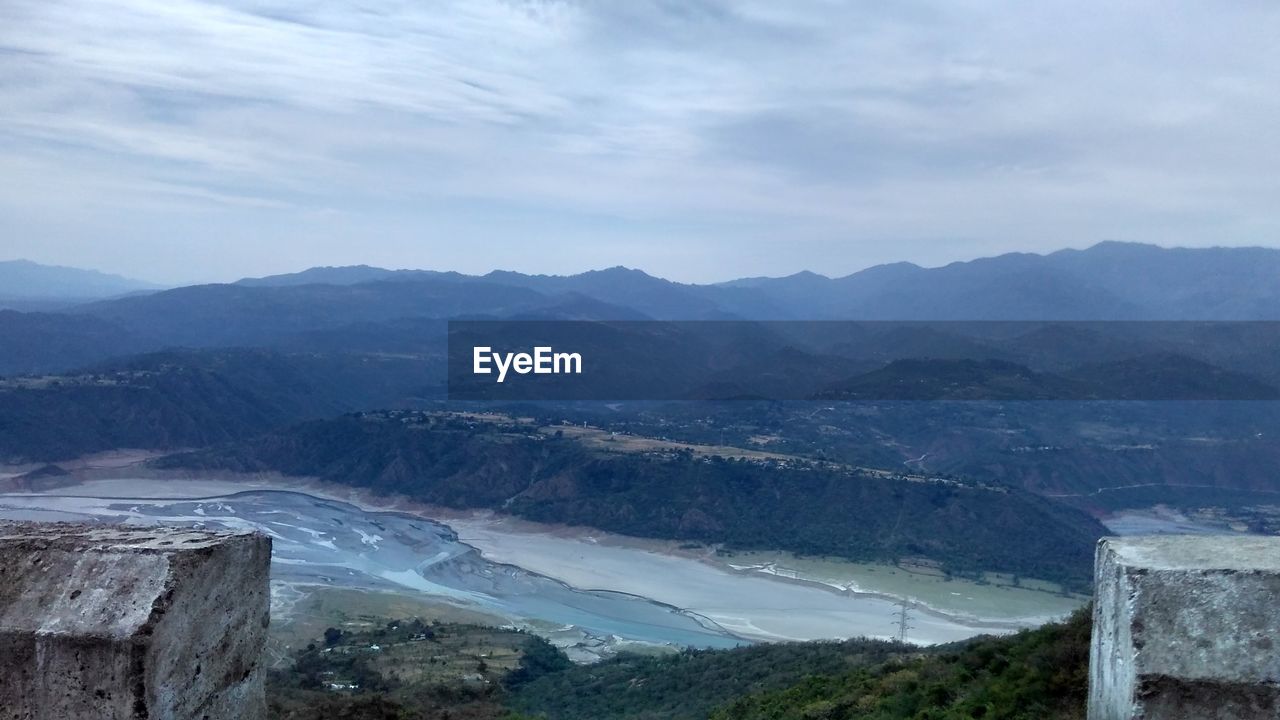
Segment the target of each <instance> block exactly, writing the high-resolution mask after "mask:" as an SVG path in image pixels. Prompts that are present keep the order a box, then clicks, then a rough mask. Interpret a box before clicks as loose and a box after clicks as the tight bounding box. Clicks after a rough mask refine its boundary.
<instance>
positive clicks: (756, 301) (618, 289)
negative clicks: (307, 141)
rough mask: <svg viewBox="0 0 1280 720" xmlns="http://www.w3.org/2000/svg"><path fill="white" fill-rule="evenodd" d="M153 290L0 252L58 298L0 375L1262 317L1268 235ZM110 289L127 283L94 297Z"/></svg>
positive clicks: (20, 274) (3, 268)
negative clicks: (755, 273) (488, 334)
mask: <svg viewBox="0 0 1280 720" xmlns="http://www.w3.org/2000/svg"><path fill="white" fill-rule="evenodd" d="M151 290H154V289H153V288H148V287H147V286H145V285H143V284H140V283H136V282H133V281H128V280H125V279H123V278H116V277H114V276H106V275H101V274H98V273H92V272H90V271H77V270H71V269H67V268H48V267H44V266H38V265H35V264H33V263H27V262H24V261H18V262H11V263H0V296H15V297H17V296H21V297H24V298H27V299H28V300H30V299H31V298H39V299H40V300H41V302H44V303H46V304H49V305H48V306H47V307H43V308H38V309H45V310H50V309H52V310H56V312H45V313H30V312H28V313H18V312H14V311H9V312H3V311H0V374H12V373H23V372H47V371H53V370H67V369H71V368H75V367H79V366H81V365H84V364H86V363H91V362H95V361H100V360H105V359H107V358H110V357H114V356H118V355H120V354H128V353H137V352H146V351H153V350H159V349H164V348H170V347H230V346H254V347H263V346H271V347H291V348H308V347H312V346H314V344H316V343H324V342H328V343H330V344H333V343H335V342H337V343H339V344H340V343H341V340H340V338H343V337H346V336H348V335H351V336H357V337H359V338H362V342H364V343H365V344H370V343H372V344H373V345H396V344H403V343H404V342H405V337H406V336H405V333H406V324H408V325H409V326H413V327H414V329H413V330H411V331H409V332H417V331H418V330H419V329H420V328H419V327H418V326H420V325H421V324H422V323H424V322H428V321H443V320H448V319H458V318H505V319H586V320H639V319H656V320H730V319H749V320H801V319H807V320H935V321H946V320H1276V319H1280V250H1273V249H1264V248H1207V249H1166V248H1160V247H1156V246H1151V245H1136V244H1126V243H1115V242H1106V243H1101V244H1099V245H1095V246H1093V247H1091V248H1089V249H1087V250H1062V251H1059V252H1055V253H1050V254H1047V255H1033V254H1024V253H1017V254H1008V255H1001V256H998V257H993V258H985V259H980V260H974V261H970V262H959V263H952V264H950V265H946V266H944V267H939V268H922V267H919V266H916V265H912V264H909V263H897V264H892V265H882V266H877V267H873V268H869V269H867V270H864V271H861V272H858V273H854V274H852V275H849V276H846V277H841V278H827V277H824V276H821V275H817V274H815V273H799V274H796V275H790V276H787V277H781V278H748V279H741V280H734V281H730V282H725V283H718V284H711V285H692V284H683V283H676V282H671V281H669V280H664V279H661V278H657V277H653V276H651V275H648V274H646V273H644V272H642V271H639V270H632V269H627V268H623V267H614V268H609V269H606V270H597V271H591V272H585V273H581V274H578V275H571V276H548V275H526V274H522V273H516V272H507V271H495V272H491V273H489V274H487V275H483V276H472V275H463V274H460V273H454V272H435V271H422V270H387V269H382V268H375V267H369V266H354V267H339V268H334V267H321V268H312V269H309V270H305V271H302V272H299V273H293V274H289V275H275V276H269V277H263V278H247V279H244V280H240V281H238V282H235V283H227V284H211V285H194V286H187V287H179V288H173V289H169V290H160V291H151ZM142 291H146V292H142ZM121 293H133V294H127V295H125V296H123V297H106V298H103V297H102V296H104V295H113V294H114V295H119V294H121ZM95 296H96V297H99V298H100V299H97V300H93V301H89V302H85V300H86V299H87V298H92V297H95ZM55 305H56V306H55ZM326 338H327V340H326ZM68 348H72V349H71V350H68Z"/></svg>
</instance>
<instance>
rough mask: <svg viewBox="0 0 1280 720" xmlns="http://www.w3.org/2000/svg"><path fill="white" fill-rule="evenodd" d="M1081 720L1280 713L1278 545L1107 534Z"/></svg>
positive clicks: (1272, 540)
mask: <svg viewBox="0 0 1280 720" xmlns="http://www.w3.org/2000/svg"><path fill="white" fill-rule="evenodd" d="M1095 574H1096V577H1095V588H1094V609H1093V648H1092V651H1091V656H1090V668H1089V676H1090V677H1089V720H1131V719H1133V718H1143V719H1144V720H1183V719H1185V720H1254V719H1255V718H1268V719H1269V720H1272V719H1275V718H1280V538H1277V537H1238V536H1234V537H1224V536H1186V535H1181V536H1151V537H1133V538H1105V539H1103V540H1102V541H1101V542H1099V543H1098V555H1097V565H1096V568H1095Z"/></svg>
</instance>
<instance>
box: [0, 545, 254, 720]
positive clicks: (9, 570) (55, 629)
mask: <svg viewBox="0 0 1280 720" xmlns="http://www.w3.org/2000/svg"><path fill="white" fill-rule="evenodd" d="M270 561H271V541H270V539H269V538H267V537H264V536H262V535H258V534H253V533H240V532H216V533H215V532H200V531H195V530H187V529H179V528H141V527H121V526H106V525H97V526H94V525H74V524H66V523H6V522H0V717H3V718H4V720H10V718H13V719H15V720H16V719H18V718H21V719H22V720H46V719H47V720H79V719H81V718H84V719H93V720H99V719H101V720H107V719H111V720H123V719H125V718H129V719H131V720H134V719H139V718H148V719H149V720H187V719H188V718H192V719H196V720H205V719H207V720H223V719H226V720H232V719H236V720H239V719H244V720H260V719H261V718H263V717H264V715H265V712H266V708H265V700H264V696H263V685H262V683H263V674H264V670H263V666H262V663H261V654H262V649H263V643H264V642H265V640H266V629H267V619H268V611H269V600H270V597H269V589H268V571H269V566H270Z"/></svg>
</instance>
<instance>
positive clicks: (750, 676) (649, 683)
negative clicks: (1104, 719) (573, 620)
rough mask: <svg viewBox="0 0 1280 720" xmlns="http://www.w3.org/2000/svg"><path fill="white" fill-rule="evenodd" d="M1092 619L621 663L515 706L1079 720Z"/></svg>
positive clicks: (1083, 615)
mask: <svg viewBox="0 0 1280 720" xmlns="http://www.w3.org/2000/svg"><path fill="white" fill-rule="evenodd" d="M1088 613H1089V611H1088V609H1084V610H1081V611H1079V612H1077V613H1076V614H1075V615H1074V616H1072V617H1071V618H1070V619H1069V620H1067V621H1066V622H1064V623H1051V624H1048V625H1045V626H1043V627H1040V628H1037V629H1035V630H1028V631H1024V632H1021V633H1018V634H1017V635H1012V636H1008V637H1000V638H991V637H983V638H977V639H974V640H971V641H967V642H963V643H957V644H955V645H950V646H944V647H939V648H932V649H929V650H923V651H922V650H919V649H915V648H906V647H903V646H901V645H896V644H893V643H885V642H878V641H871V640H849V641H844V642H811V643H783V644H778V645H766V646H758V647H752V648H739V649H736V650H717V651H701V652H698V651H690V652H684V653H681V654H678V655H673V656H667V657H660V658H652V657H633V656H623V657H619V658H617V659H614V660H610V661H606V662H604V663H601V664H599V665H591V666H578V667H572V668H566V669H563V670H560V671H559V672H554V673H550V674H547V675H544V676H542V677H539V678H537V679H535V680H533V681H532V682H530V683H527V684H524V685H521V686H518V687H516V688H514V690H513V692H512V694H511V697H510V699H509V700H508V703H509V704H510V705H512V706H514V707H515V708H516V709H517V710H519V711H521V712H523V713H526V714H528V715H531V716H534V717H544V718H555V719H556V720H708V718H709V719H710V720H973V719H974V718H982V719H983V720H1083V718H1084V716H1085V702H1086V698H1087V693H1088V673H1089V631H1090V621H1089V614H1088Z"/></svg>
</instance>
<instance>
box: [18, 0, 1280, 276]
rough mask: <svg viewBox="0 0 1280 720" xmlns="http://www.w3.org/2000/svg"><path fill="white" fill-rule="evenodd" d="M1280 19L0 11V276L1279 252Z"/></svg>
mask: <svg viewBox="0 0 1280 720" xmlns="http://www.w3.org/2000/svg"><path fill="white" fill-rule="evenodd" d="M1276 38H1280V3H1277V2H1275V0H1219V1H1218V2H1204V1H1193V0H1131V1H1127V2H1123V3H1116V2H1111V1H1106V2H1103V1H1099V0H1070V1H1059V0H1047V1H1046V2H1034V3H1029V2H1025V1H1013V0H1009V1H996V0H992V1H990V2H977V1H975V0H947V2H930V3H926V2H918V1H916V0H894V1H893V2H879V1H877V2H869V1H868V2H836V1H834V0H787V1H786V2H780V1H779V0H740V1H736V2H731V1H729V0H436V1H428V0H348V1H345V2H335V1H331V0H264V1H261V2H251V1H249V0H221V1H216V2H215V1H213V0H114V1H112V2H99V1H95V0H0V259H11V258H28V259H31V260H35V261H37V262H46V263H51V264H62V265H71V266H78V267H88V268H95V269H99V270H104V271H108V272H113V273H120V274H124V275H127V276H132V277H138V278H142V279H146V280H150V281H154V282H161V283H170V284H176V283H185V282H196V281H201V282H204V281H217V280H231V279H235V278H238V277H243V276H250V275H264V274H270V273H276V272H288V271H294V270H298V269H302V268H305V267H309V266H314V265H344V264H358V263H368V264H373V265H380V266H385V267H397V268H398V267H413V268H428V269H438V270H459V271H463V272H471V273H477V272H487V271H488V270H491V269H495V268H503V269H512V270H519V271H524V272H537V273H557V274H565V273H572V272H579V271H582V270H587V269H592V268H602V267H608V266H614V265H626V266H629V267H638V268H642V269H644V270H646V271H648V272H650V273H652V274H655V275H660V276H663V277H667V278H671V279H675V280H682V281H690V282H706V281H715V280H725V279H729V278H733V277H739V276H755V275H786V274H790V273H793V272H797V271H800V270H806V269H807V270H812V271H816V272H820V273H823V274H826V275H832V276H838V275H844V274H848V273H850V272H854V271H856V270H859V269H862V268H865V267H867V266H870V265H874V264H877V263H883V262H893V261H899V260H908V261H912V262H916V263H919V264H922V265H939V264H944V263H947V262H951V261H955V260H964V259H971V258H974V257H981V256H988V255H993V254H998V253H1001V252H1009V251H1029V252H1046V251H1052V250H1056V249H1059V248H1063V247H1086V246H1089V245H1092V244H1094V243H1096V242H1099V241H1101V240H1129V241H1139V242H1150V243H1157V244H1161V245H1183V246H1209V245H1264V246H1277V245H1280V171H1277V168H1280V42H1276Z"/></svg>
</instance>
